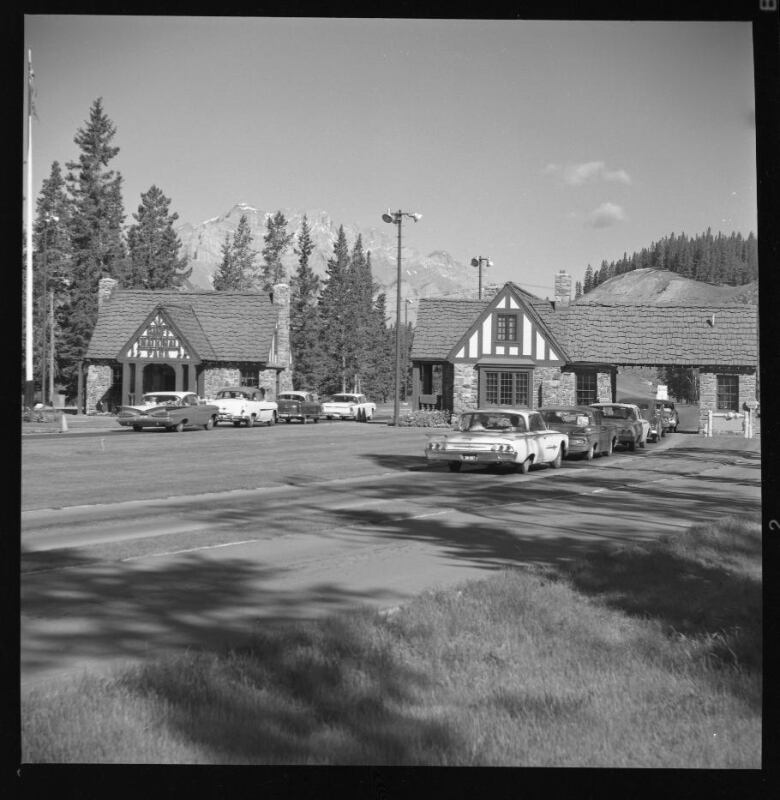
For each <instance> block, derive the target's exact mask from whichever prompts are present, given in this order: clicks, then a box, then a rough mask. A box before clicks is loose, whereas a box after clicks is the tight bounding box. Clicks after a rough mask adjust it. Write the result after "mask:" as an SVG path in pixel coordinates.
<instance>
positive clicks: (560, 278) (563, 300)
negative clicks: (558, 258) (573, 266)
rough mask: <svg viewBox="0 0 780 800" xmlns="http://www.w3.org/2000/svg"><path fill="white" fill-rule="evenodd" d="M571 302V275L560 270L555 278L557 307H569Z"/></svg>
mask: <svg viewBox="0 0 780 800" xmlns="http://www.w3.org/2000/svg"><path fill="white" fill-rule="evenodd" d="M570 302H571V275H569V273H568V272H566V270H564V269H562V270H559V272H558V274H557V275H556V276H555V307H556V308H559V307H560V306H568V305H569V303H570Z"/></svg>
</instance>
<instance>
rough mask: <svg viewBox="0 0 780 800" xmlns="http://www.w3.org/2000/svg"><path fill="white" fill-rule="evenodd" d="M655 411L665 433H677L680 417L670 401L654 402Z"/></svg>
mask: <svg viewBox="0 0 780 800" xmlns="http://www.w3.org/2000/svg"><path fill="white" fill-rule="evenodd" d="M655 407H656V410H657V411H658V413H659V414H660V415H661V418H662V420H663V427H664V432H665V433H677V425H678V424H679V422H680V417H679V416H678V414H677V411H676V409H675V407H674V403H673V402H672V401H671V400H656V403H655Z"/></svg>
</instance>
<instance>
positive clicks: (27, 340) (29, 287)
mask: <svg viewBox="0 0 780 800" xmlns="http://www.w3.org/2000/svg"><path fill="white" fill-rule="evenodd" d="M32 92H33V71H32V50H28V51H27V284H26V286H25V320H24V323H25V337H24V352H25V356H26V359H25V381H24V405H25V406H27V407H28V408H31V407H32V404H33V398H34V394H35V383H34V381H33V335H32V330H33V313H32V301H33V247H32V228H33V222H32Z"/></svg>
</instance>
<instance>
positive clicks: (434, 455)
mask: <svg viewBox="0 0 780 800" xmlns="http://www.w3.org/2000/svg"><path fill="white" fill-rule="evenodd" d="M425 457H426V458H427V459H428V460H429V461H461V462H463V463H464V464H516V463H517V453H498V452H495V451H493V450H480V451H477V452H474V451H473V450H470V451H463V450H428V451H426V453H425Z"/></svg>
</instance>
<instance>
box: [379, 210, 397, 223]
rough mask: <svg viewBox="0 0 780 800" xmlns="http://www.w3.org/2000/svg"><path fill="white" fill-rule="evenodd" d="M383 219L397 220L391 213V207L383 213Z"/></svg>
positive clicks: (388, 220)
mask: <svg viewBox="0 0 780 800" xmlns="http://www.w3.org/2000/svg"><path fill="white" fill-rule="evenodd" d="M382 219H383V220H384V221H385V222H395V220H394V219H393V217H392V215H391V214H390V209H389V208H388V209H387V213H386V214H382Z"/></svg>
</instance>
